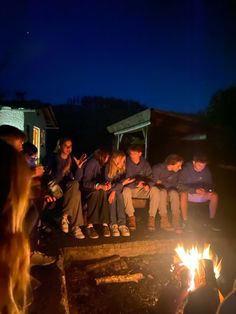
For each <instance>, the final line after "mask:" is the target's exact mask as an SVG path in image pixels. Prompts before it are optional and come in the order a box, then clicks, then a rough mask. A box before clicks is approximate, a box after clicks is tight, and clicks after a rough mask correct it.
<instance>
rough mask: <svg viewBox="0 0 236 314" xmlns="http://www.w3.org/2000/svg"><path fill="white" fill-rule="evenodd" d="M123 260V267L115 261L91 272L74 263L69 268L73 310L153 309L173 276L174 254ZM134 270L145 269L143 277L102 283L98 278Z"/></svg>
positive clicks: (83, 266)
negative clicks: (125, 281) (98, 283)
mask: <svg viewBox="0 0 236 314" xmlns="http://www.w3.org/2000/svg"><path fill="white" fill-rule="evenodd" d="M121 261H122V264H123V268H124V269H120V268H122V266H121V267H119V266H118V264H117V266H115V265H114V264H112V265H110V266H108V267H106V269H103V270H101V269H100V270H98V271H95V272H89V273H88V272H86V271H85V270H84V269H85V266H86V264H85V263H74V264H72V265H71V266H70V267H69V268H68V269H67V270H66V276H67V288H68V299H69V306H70V311H71V313H73V314H75V313H81V314H85V313H91V314H93V313H94V314H95V313H154V310H155V308H156V304H157V301H158V299H159V297H160V293H161V290H162V289H163V287H164V286H165V285H166V284H167V283H168V281H169V280H170V275H171V274H170V265H171V263H172V257H171V256H166V255H165V256H160V255H153V256H139V257H133V258H122V259H121ZM89 263H91V261H90V262H89ZM124 265H125V266H127V268H126V267H125V266H124ZM134 273H142V274H143V275H144V279H142V280H140V281H139V282H138V283H135V282H130V283H111V284H104V285H99V286H97V285H96V282H95V278H99V277H103V276H108V275H115V274H120V275H122V274H134Z"/></svg>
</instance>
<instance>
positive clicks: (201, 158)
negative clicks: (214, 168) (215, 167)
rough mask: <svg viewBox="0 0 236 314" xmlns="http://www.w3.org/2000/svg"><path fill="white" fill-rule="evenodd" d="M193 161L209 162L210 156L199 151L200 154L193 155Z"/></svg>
mask: <svg viewBox="0 0 236 314" xmlns="http://www.w3.org/2000/svg"><path fill="white" fill-rule="evenodd" d="M193 161H195V162H202V163H204V164H205V163H208V158H207V156H206V155H205V154H203V153H199V154H195V155H194V156H193Z"/></svg>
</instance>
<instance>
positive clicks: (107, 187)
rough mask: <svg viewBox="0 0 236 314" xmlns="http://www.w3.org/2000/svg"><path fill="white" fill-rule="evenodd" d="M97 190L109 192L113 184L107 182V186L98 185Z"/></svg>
mask: <svg viewBox="0 0 236 314" xmlns="http://www.w3.org/2000/svg"><path fill="white" fill-rule="evenodd" d="M95 189H96V190H103V191H109V190H110V189H111V183H110V182H107V183H105V184H97V185H96V187H95Z"/></svg>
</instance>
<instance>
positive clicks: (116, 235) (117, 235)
mask: <svg viewBox="0 0 236 314" xmlns="http://www.w3.org/2000/svg"><path fill="white" fill-rule="evenodd" d="M112 236H113V237H115V238H117V237H120V234H118V233H117V234H112Z"/></svg>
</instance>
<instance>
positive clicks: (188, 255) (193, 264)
mask: <svg viewBox="0 0 236 314" xmlns="http://www.w3.org/2000/svg"><path fill="white" fill-rule="evenodd" d="M175 251H176V253H177V255H178V258H179V259H180V265H184V266H186V267H187V268H188V269H189V271H190V283H189V290H191V291H193V290H195V288H196V284H195V279H196V275H197V273H198V272H199V262H200V260H203V259H206V260H212V263H213V268H214V273H215V277H216V279H218V278H219V276H220V271H221V262H222V261H221V260H220V261H219V260H218V257H217V256H213V254H212V252H211V251H210V245H209V244H207V245H205V247H204V249H203V251H200V250H199V249H198V248H197V247H194V246H192V248H191V249H188V250H185V249H184V247H183V245H181V244H179V245H178V246H177V247H176V249H175Z"/></svg>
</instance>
